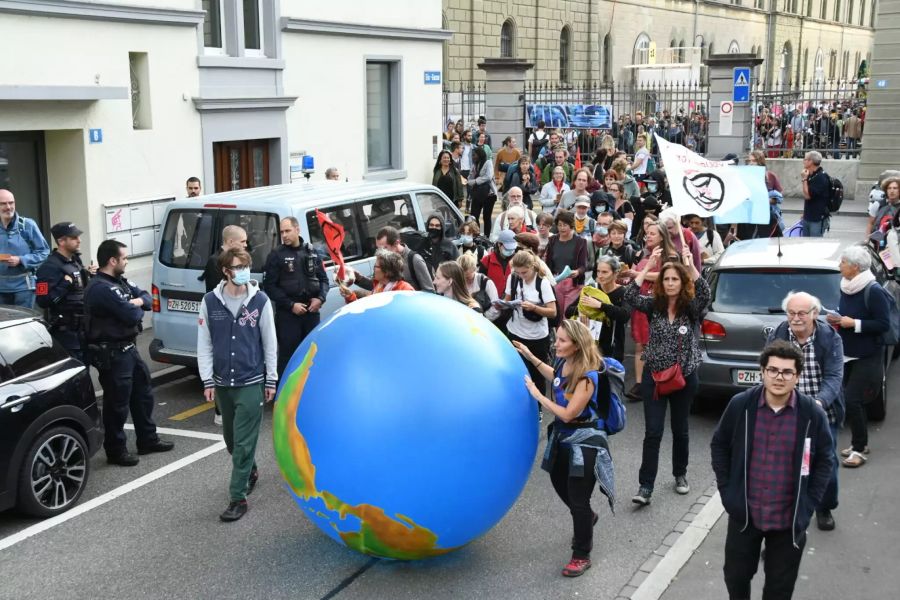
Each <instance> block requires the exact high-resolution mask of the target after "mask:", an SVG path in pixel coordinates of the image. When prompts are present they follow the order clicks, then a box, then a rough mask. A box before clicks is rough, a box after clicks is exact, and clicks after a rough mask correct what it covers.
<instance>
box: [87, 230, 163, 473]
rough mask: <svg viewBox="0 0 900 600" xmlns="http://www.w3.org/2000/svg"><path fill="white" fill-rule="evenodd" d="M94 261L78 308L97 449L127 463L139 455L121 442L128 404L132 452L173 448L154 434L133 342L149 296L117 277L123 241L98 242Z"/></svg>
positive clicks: (145, 377)
mask: <svg viewBox="0 0 900 600" xmlns="http://www.w3.org/2000/svg"><path fill="white" fill-rule="evenodd" d="M97 264H98V265H99V266H100V269H99V271H98V272H97V274H96V275H95V276H94V277H93V278H92V279H91V282H90V283H89V284H88V286H87V289H86V290H85V292H84V309H85V320H86V323H85V326H86V331H85V337H86V339H87V350H88V353H89V355H90V359H91V364H93V365H94V366H95V367H97V371H99V373H100V385H101V386H103V430H104V441H103V448H104V450H106V459H107V461H108V462H109V463H111V464H116V465H121V466H123V467H131V466H134V465H136V464H138V460H139V459H138V457H137V456H135V455H134V454H131V453H129V452H128V449H127V447H126V446H125V431H124V427H125V421H126V419H127V418H128V411H129V408H130V410H131V420H132V421H133V422H134V432H135V434H136V435H137V450H138V454H150V453H151V452H168V451H169V450H171V449H172V448H173V447H174V446H175V445H174V444H173V443H172V442H165V441H162V440H160V439H159V436H158V435H157V434H156V423H154V422H153V416H152V413H153V390H152V388H151V385H150V370H149V369H148V368H147V365H146V364H145V363H144V361H143V360H141V356H140V354H139V353H138V350H137V347H136V346H135V340H136V338H137V336H138V334H139V333H140V332H141V320H142V319H143V316H144V311H147V310H150V307H151V300H150V295H149V294H148V293H147V292H145V291H143V290H141V289H140V288H138V287H137V286H135V285H133V284H131V283H129V281H128V280H127V279H125V277H123V275H124V274H125V266H126V265H127V264H128V252H127V251H126V246H125V244H123V243H122V242H119V241H116V240H106V241H105V242H103V243H101V244H100V247H99V248H98V249H97Z"/></svg>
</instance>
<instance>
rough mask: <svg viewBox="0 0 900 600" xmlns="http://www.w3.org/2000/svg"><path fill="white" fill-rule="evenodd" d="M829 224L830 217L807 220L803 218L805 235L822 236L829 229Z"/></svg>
mask: <svg viewBox="0 0 900 600" xmlns="http://www.w3.org/2000/svg"><path fill="white" fill-rule="evenodd" d="M829 225H830V223H829V219H828V217H825V218H824V219H822V220H821V221H807V220H806V219H803V237H822V236H824V235H825V232H826V231H828V229H829Z"/></svg>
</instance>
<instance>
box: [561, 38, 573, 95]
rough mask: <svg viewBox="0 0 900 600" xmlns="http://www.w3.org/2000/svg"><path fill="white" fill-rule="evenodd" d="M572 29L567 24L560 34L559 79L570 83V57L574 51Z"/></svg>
mask: <svg viewBox="0 0 900 600" xmlns="http://www.w3.org/2000/svg"><path fill="white" fill-rule="evenodd" d="M571 37H572V35H571V30H570V29H569V26H568V25H566V26H565V27H563V28H562V31H561V32H560V34H559V80H560V81H561V82H566V83H568V82H569V81H570V80H571V77H570V73H569V64H570V61H569V57H570V56H571V52H572V40H571Z"/></svg>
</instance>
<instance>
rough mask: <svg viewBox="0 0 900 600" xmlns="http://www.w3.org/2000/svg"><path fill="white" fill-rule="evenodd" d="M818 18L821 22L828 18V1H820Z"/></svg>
mask: <svg viewBox="0 0 900 600" xmlns="http://www.w3.org/2000/svg"><path fill="white" fill-rule="evenodd" d="M819 18H820V19H822V20H823V21H824V20H825V19H827V18H828V0H822V7H821V9H820V10H819Z"/></svg>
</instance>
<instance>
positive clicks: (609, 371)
mask: <svg viewBox="0 0 900 600" xmlns="http://www.w3.org/2000/svg"><path fill="white" fill-rule="evenodd" d="M603 366H604V367H605V369H604V370H605V372H606V378H607V379H608V380H609V414H608V415H607V416H606V419H600V420H601V421H602V422H603V429H604V430H606V433H608V434H609V435H614V434H616V433H619V432H620V431H622V430H623V429H625V405H624V404H623V403H622V398H624V397H625V367H623V366H622V363H620V362H619V361H617V360H616V359H614V358H604V359H603ZM592 400H593V402H594V406H595V407H596V406H597V382H596V381H595V382H594V397H593V398H592ZM597 412H598V413H599V411H597Z"/></svg>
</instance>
